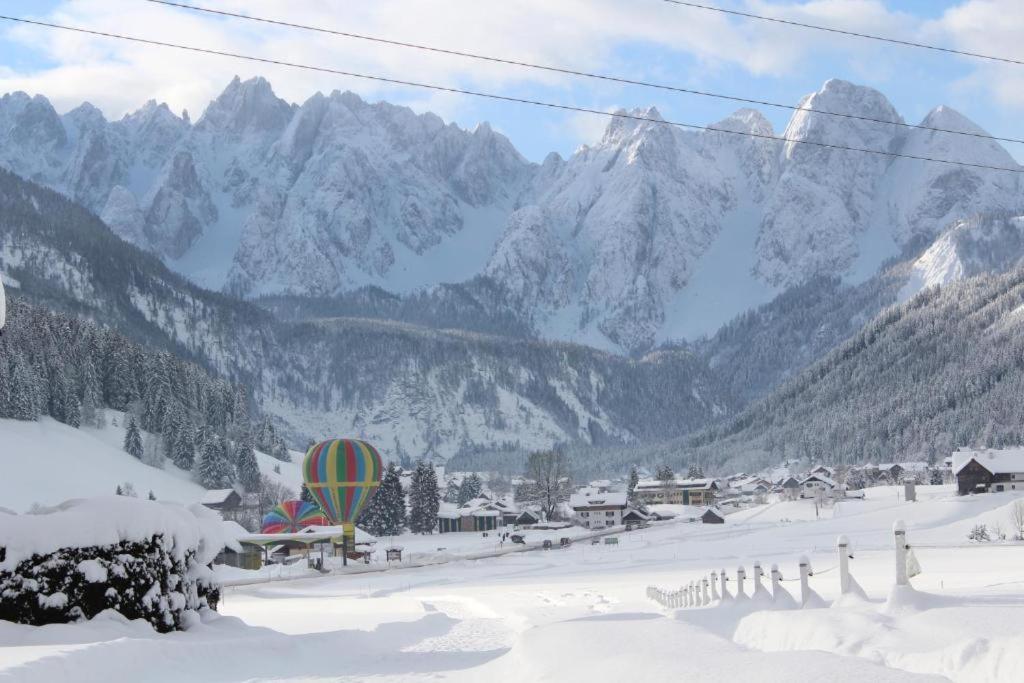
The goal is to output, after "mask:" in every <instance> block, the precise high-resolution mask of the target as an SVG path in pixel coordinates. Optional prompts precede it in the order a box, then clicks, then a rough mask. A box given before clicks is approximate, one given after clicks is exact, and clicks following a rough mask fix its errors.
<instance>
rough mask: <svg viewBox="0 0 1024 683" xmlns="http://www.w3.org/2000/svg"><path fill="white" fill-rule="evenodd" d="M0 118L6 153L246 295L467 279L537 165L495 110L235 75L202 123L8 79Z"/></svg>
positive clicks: (138, 239)
mask: <svg viewBox="0 0 1024 683" xmlns="http://www.w3.org/2000/svg"><path fill="white" fill-rule="evenodd" d="M0 129H2V131H3V132H2V133H0V142H2V147H3V150H2V151H0V163H3V165H5V166H6V167H8V168H10V169H11V170H13V171H14V172H15V173H18V174H19V175H21V176H23V177H26V178H30V179H32V180H35V181H37V182H42V183H44V184H47V185H50V186H51V187H54V188H55V189H58V190H60V191H61V192H64V193H65V194H67V195H68V196H70V197H71V198H73V199H75V200H76V201H78V202H80V203H82V204H83V205H85V206H86V207H88V208H90V209H92V210H93V211H94V212H96V213H97V214H98V215H100V216H101V217H102V218H103V219H104V221H105V222H107V223H108V224H109V225H110V226H111V227H112V228H113V229H114V230H115V232H117V233H118V234H119V235H120V236H122V237H124V238H125V239H127V240H129V241H131V242H133V243H135V244H137V245H139V246H142V247H144V248H147V249H151V250H153V251H155V252H157V253H158V254H160V255H161V256H163V257H164V258H165V260H166V261H167V262H168V264H169V265H171V266H172V267H173V268H174V269H175V270H178V271H179V272H181V273H183V274H185V275H187V276H189V277H190V278H192V279H193V280H195V281H196V282H198V283H200V284H203V285H206V286H210V287H213V288H215V289H217V288H222V287H223V288H226V289H230V290H233V291H236V292H239V293H241V294H246V295H252V294H260V293H266V292H275V293H279V292H296V293H303V294H331V293H334V292H337V291H341V290H348V289H352V288H354V287H357V286H360V285H364V284H376V285H381V286H384V287H385V288H387V289H392V290H397V291H405V290H408V289H411V288H413V287H417V286H421V285H431V284H434V283H436V282H439V281H441V280H442V279H450V280H460V279H468V278H469V277H472V276H473V275H474V274H476V273H477V272H479V270H481V269H482V267H483V265H484V263H485V261H486V259H487V257H488V255H489V254H490V250H491V246H492V245H493V243H494V241H495V240H496V239H497V237H498V234H499V231H500V229H501V225H502V223H503V221H504V217H505V215H507V213H508V211H509V210H510V208H511V204H512V202H513V201H514V200H515V198H516V197H517V196H518V194H519V192H520V190H521V189H522V187H523V186H524V185H525V184H526V182H527V180H528V179H529V177H530V176H531V174H532V166H531V165H530V164H529V163H527V162H526V161H525V160H524V159H523V158H522V157H521V156H520V155H519V153H518V152H517V151H516V150H515V149H514V148H513V147H512V145H511V144H510V143H509V141H508V140H507V139H506V138H504V137H503V136H501V135H499V134H498V133H495V132H494V131H493V130H492V129H491V128H490V127H489V126H488V125H487V124H481V125H480V126H478V127H477V128H476V129H475V130H473V131H472V132H469V131H464V130H461V129H459V128H458V127H456V126H454V125H446V124H445V123H444V122H443V121H442V120H441V119H440V118H438V117H437V116H435V115H433V114H424V115H421V116H418V115H416V114H414V113H413V112H412V111H411V110H409V109H407V108H404V107H395V106H392V105H389V104H386V103H379V104H368V103H366V102H364V101H363V100H361V99H360V98H359V97H357V96H356V95H353V94H352V93H340V92H333V93H331V94H330V95H323V94H320V93H317V94H316V95H314V96H312V97H311V98H309V100H307V101H306V102H305V103H303V104H302V105H301V106H297V105H291V104H288V103H287V102H285V101H284V100H281V99H279V98H278V97H277V96H276V95H275V94H274V93H273V91H272V90H271V87H270V84H269V83H267V81H265V80H263V79H261V78H255V79H252V80H249V81H245V82H242V81H240V80H238V79H237V78H236V79H235V80H234V81H232V82H231V83H230V84H229V85H228V87H227V88H226V89H225V90H224V92H223V93H222V94H221V95H220V96H219V97H218V98H217V99H215V100H214V101H213V102H211V103H210V105H209V106H208V107H207V109H206V111H205V113H204V114H203V116H202V117H201V118H200V119H199V121H198V122H196V123H195V125H192V124H191V123H190V121H189V118H188V116H187V114H185V115H183V116H181V117H179V116H176V115H175V114H173V113H172V112H171V111H170V110H169V109H168V108H167V106H166V105H162V104H156V103H155V102H149V103H147V104H146V105H145V106H144V107H143V108H142V109H140V110H139V111H137V112H135V113H133V114H130V115H128V116H125V117H124V118H123V119H121V120H119V121H111V122H108V121H106V120H105V119H104V118H103V116H102V114H101V113H100V112H99V110H97V109H96V108H95V107H93V106H91V105H89V104H83V105H81V106H80V107H77V108H76V109H74V110H72V111H70V112H68V113H67V114H65V115H63V116H58V115H57V113H56V112H55V111H54V110H53V107H52V106H50V104H49V102H48V101H47V100H46V99H45V98H43V97H41V96H36V97H32V98H30V97H29V96H28V95H25V94H24V93H13V94H10V95H7V96H5V97H4V98H3V99H2V100H0Z"/></svg>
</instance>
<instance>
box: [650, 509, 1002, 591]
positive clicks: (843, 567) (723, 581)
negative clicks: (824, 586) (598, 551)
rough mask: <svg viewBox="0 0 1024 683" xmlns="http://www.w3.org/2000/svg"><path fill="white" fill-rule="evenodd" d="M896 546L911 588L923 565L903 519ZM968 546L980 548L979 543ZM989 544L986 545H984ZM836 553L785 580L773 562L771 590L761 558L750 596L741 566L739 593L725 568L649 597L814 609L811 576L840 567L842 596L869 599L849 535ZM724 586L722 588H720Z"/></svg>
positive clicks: (903, 580)
mask: <svg viewBox="0 0 1024 683" xmlns="http://www.w3.org/2000/svg"><path fill="white" fill-rule="evenodd" d="M892 532H893V540H894V544H895V545H894V549H895V565H896V586H897V587H899V586H905V587H908V588H909V587H910V579H911V578H913V577H914V576H915V575H916V574H918V573H920V565H919V564H918V562H917V558H916V557H915V556H914V553H913V549H912V548H911V546H910V544H909V543H908V542H907V538H906V535H907V532H906V526H905V525H904V523H903V522H902V521H897V522H895V523H894V524H893V528H892ZM915 547H919V548H947V547H957V546H915ZM966 547H972V548H973V547H979V546H976V545H971V546H966ZM980 547H986V546H980ZM835 548H836V555H837V560H838V561H837V563H836V564H835V565H833V566H831V567H829V568H828V569H824V570H822V571H820V572H815V571H814V570H813V569H812V568H811V561H810V560H809V559H808V558H807V556H802V557H800V558H799V560H798V566H799V577H798V578H792V579H785V578H783V576H782V572H781V571H780V570H779V568H778V565H772V567H771V581H770V585H771V591H770V592H769V591H768V590H767V589H766V588H765V587H764V585H763V584H762V579H763V577H764V576H765V573H764V569H763V568H762V567H761V563H760V561H755V562H754V564H753V572H752V578H753V591H752V592H751V594H750V595H747V593H746V589H745V583H746V578H747V573H746V569H745V568H744V567H743V566H742V565H741V566H740V567H738V568H737V569H736V581H735V583H736V588H735V591H736V592H735V596H734V595H733V594H732V593H730V591H729V588H728V585H727V584H728V582H729V581H730V578H729V576H728V574H727V573H726V570H725V569H721V570H720V571H719V570H711V571H710V572H708V573H706V574H704V575H703V576H701V577H700V578H698V579H696V580H695V581H690V582H689V583H688V584H686V585H685V586H681V587H679V588H678V589H674V590H669V589H665V588H660V587H658V586H648V587H647V597H648V599H650V600H653V601H655V602H657V603H658V604H659V605H661V606H662V607H666V608H668V609H679V608H684V609H685V608H693V607H716V606H720V605H723V604H725V603H729V602H733V601H737V602H742V601H751V602H760V603H764V604H765V605H768V604H772V606H773V607H774V608H776V609H787V608H802V609H808V608H814V607H824V606H825V602H824V601H823V600H822V599H821V597H820V596H819V595H818V594H817V593H816V592H815V591H814V590H813V589H812V588H811V585H810V579H811V577H814V576H821V575H823V574H828V573H829V572H832V571H835V570H839V593H840V596H846V595H852V596H857V597H861V598H866V597H867V596H866V595H865V593H864V590H863V589H862V588H861V587H860V585H859V584H858V583H857V580H856V579H855V578H854V577H853V575H852V574H851V573H850V560H852V559H854V555H853V553H852V551H851V550H850V541H849V539H847V538H846V536H839V537H838V538H837V539H836V544H835ZM784 582H785V583H790V582H799V583H800V596H799V599H798V600H794V599H793V597H792V596H790V595H789V593H788V592H786V591H785V590H783V589H782V588H781V586H780V585H779V584H781V583H784ZM719 586H720V588H719ZM709 587H710V588H711V590H710V591H709V590H708V589H709Z"/></svg>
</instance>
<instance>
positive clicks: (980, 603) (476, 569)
mask: <svg viewBox="0 0 1024 683" xmlns="http://www.w3.org/2000/svg"><path fill="white" fill-rule="evenodd" d="M919 491H922V492H921V500H920V501H919V502H917V503H905V502H901V501H899V500H898V499H897V491H896V489H895V488H880V489H873V490H871V491H870V493H869V497H868V500H865V501H848V502H844V503H841V504H840V505H839V506H838V507H837V508H836V509H834V510H832V509H826V510H822V511H821V519H816V516H815V511H814V506H813V503H811V502H810V501H793V502H785V503H777V504H774V505H769V506H763V507H760V508H756V509H752V510H744V511H741V512H738V513H736V514H734V515H730V516H729V517H728V520H727V523H726V524H724V525H721V526H710V525H708V526H705V525H700V524H687V523H683V522H670V523H666V524H663V525H660V526H656V527H653V528H650V529H645V530H641V531H635V532H632V533H630V534H620V536H619V538H620V544H619V545H618V546H606V545H603V544H602V545H590V544H589V543H576V544H574V545H573V546H572V547H571V548H569V549H565V550H551V551H534V552H525V553H516V554H511V555H505V556H501V557H496V558H489V559H483V560H476V561H469V560H458V561H454V562H451V563H448V564H443V565H435V566H429V567H420V568H410V569H399V570H391V571H387V572H380V573H371V574H359V575H349V576H338V575H335V576H328V577H324V578H311V579H301V580H293V581H281V582H274V583H267V584H262V585H253V586H244V587H236V588H230V589H227V590H226V591H225V599H224V603H223V604H222V606H221V614H222V615H223V616H221V617H219V618H218V617H216V616H213V617H211V618H208V619H206V620H205V621H204V623H202V624H197V625H196V626H194V627H193V628H191V629H190V630H188V631H186V632H183V633H176V634H171V635H166V636H157V635H155V634H154V633H153V632H152V631H150V630H149V629H148V628H143V627H140V626H139V625H137V624H126V623H120V622H118V621H117V620H116V619H108V620H94V621H93V622H92V623H90V624H85V625H74V626H59V627H46V628H29V627H23V626H16V625H12V624H4V623H0V681H8V680H10V681H37V680H51V681H57V680H82V681H84V680H109V681H122V680H123V681H128V680H146V681H182V680H190V681H243V680H261V681H262V680H305V681H320V680H324V681H327V680H329V681H362V680H367V679H368V678H371V677H372V678H373V680H375V681H399V680H436V679H444V680H450V681H481V680H491V681H527V680H537V681H588V682H593V681H605V680H616V679H622V678H624V677H627V676H628V677H629V678H630V679H633V680H644V681H669V680H673V681H674V680H680V679H688V680H696V681H730V680H750V681H754V682H760V681H787V682H792V681H805V680H825V681H858V682H862V681H865V680H870V681H872V683H877V682H882V681H918V680H920V681H928V680H947V679H949V680H956V681H971V682H973V681H1013V680H1020V679H1019V677H1018V676H1019V673H1020V671H1021V670H1022V665H1024V629H1022V628H1021V626H1020V624H1021V622H1022V619H1024V546H1022V545H1017V544H1013V543H1004V544H982V545H977V544H975V545H972V544H968V543H967V541H966V534H967V531H968V530H969V529H970V527H971V526H973V525H974V524H975V523H978V522H985V523H989V524H991V523H993V522H997V523H999V524H1001V525H1002V526H1003V528H1004V529H1005V530H1007V531H1008V530H1009V526H1010V524H1009V506H1010V505H1011V504H1012V501H1013V500H1014V499H1013V498H1011V497H1010V494H999V495H988V496H977V497H971V498H958V497H956V496H954V495H952V493H951V491H950V488H949V487H922V489H919ZM897 518H902V519H905V520H906V521H907V526H908V529H909V531H908V538H909V541H910V543H911V545H913V546H915V552H916V553H917V556H918V559H919V560H920V563H921V565H922V568H923V573H922V574H921V575H919V576H917V577H915V578H914V580H913V583H914V585H915V586H916V588H917V589H918V590H919V591H921V592H922V593H924V595H918V596H914V597H913V598H912V599H910V600H905V601H904V603H905V604H904V605H903V606H902V607H901V608H900V609H898V610H890V609H887V607H886V605H885V603H884V601H885V598H886V596H887V595H888V593H889V591H890V588H891V585H892V583H893V573H894V570H893V563H894V561H893V553H892V552H891V551H890V550H889V548H890V547H891V544H892V541H891V531H890V529H891V525H892V522H893V521H894V520H895V519H897ZM841 533H842V534H846V535H847V536H849V537H850V538H851V540H852V542H853V550H854V559H853V560H852V565H851V566H852V571H853V574H854V576H855V578H856V579H857V580H858V581H859V582H860V583H861V584H862V585H863V587H864V588H865V590H866V591H867V593H868V596H869V598H870V600H871V601H870V602H867V603H859V604H851V605H846V606H843V607H834V608H831V609H819V610H808V611H785V612H784V611H754V612H752V613H746V612H742V613H741V612H736V611H733V610H730V609H727V608H705V609H688V610H668V609H665V608H662V607H660V606H659V605H657V604H656V603H654V602H652V601H649V600H647V599H646V597H645V588H646V586H648V585H651V584H653V585H659V586H663V587H666V588H674V587H676V586H679V585H681V584H683V583H686V582H688V581H690V580H693V579H696V578H698V577H700V576H702V575H703V574H704V573H705V572H706V571H708V570H710V569H712V568H720V567H723V566H724V567H727V568H728V569H729V570H730V571H733V570H734V569H735V567H736V566H737V565H739V564H741V563H743V564H746V565H747V567H748V569H749V567H750V563H751V562H752V561H753V560H754V559H760V560H761V561H762V562H763V563H764V564H766V565H770V564H771V563H774V562H777V563H779V565H780V566H781V568H782V570H783V573H784V575H785V578H786V579H787V580H791V579H793V578H795V576H796V560H797V558H798V556H799V555H801V554H805V553H806V554H808V555H809V556H810V557H811V560H812V563H813V565H814V568H815V571H816V576H815V577H813V578H812V579H811V584H812V587H813V588H814V589H815V590H817V591H818V592H819V593H820V594H821V595H822V596H823V597H824V598H825V599H826V600H829V601H831V600H832V599H834V598H835V596H836V593H837V588H838V572H836V571H835V570H831V571H830V569H831V567H832V566H833V565H834V564H835V555H834V551H833V550H832V547H833V544H834V541H835V538H836V536H837V535H838V534H841ZM474 536H475V535H474ZM439 539H443V540H445V541H448V539H447V538H445V537H439V536H434V537H432V538H429V541H425V542H429V543H436V542H438V540H439ZM784 586H785V587H786V588H787V589H789V590H790V591H792V592H794V593H796V592H797V590H798V586H797V584H795V583H791V582H788V581H787V583H785V584H784Z"/></svg>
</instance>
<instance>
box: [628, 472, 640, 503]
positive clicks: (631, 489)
mask: <svg viewBox="0 0 1024 683" xmlns="http://www.w3.org/2000/svg"><path fill="white" fill-rule="evenodd" d="M639 483H640V472H638V471H637V469H636V465H630V466H629V478H628V479H627V480H626V499H627V500H628V501H629V502H630V503H632V502H633V501H634V500H636V485H637V484H639Z"/></svg>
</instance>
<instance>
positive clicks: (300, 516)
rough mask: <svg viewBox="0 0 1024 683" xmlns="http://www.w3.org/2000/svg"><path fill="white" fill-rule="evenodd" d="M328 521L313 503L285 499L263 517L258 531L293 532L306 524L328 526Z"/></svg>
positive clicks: (265, 532) (269, 532)
mask: <svg viewBox="0 0 1024 683" xmlns="http://www.w3.org/2000/svg"><path fill="white" fill-rule="evenodd" d="M330 524H331V523H330V522H329V521H328V520H327V518H326V517H324V513H323V512H321V510H320V508H318V507H317V506H316V505H314V504H313V503H309V502H306V501H304V500H286V501H284V502H283V503H281V504H279V505H275V506H274V509H273V510H271V511H270V512H268V513H267V514H266V515H265V516H264V517H263V526H262V527H261V528H260V533H263V534H294V533H298V532H299V531H301V530H302V529H303V528H304V527H307V526H330Z"/></svg>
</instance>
